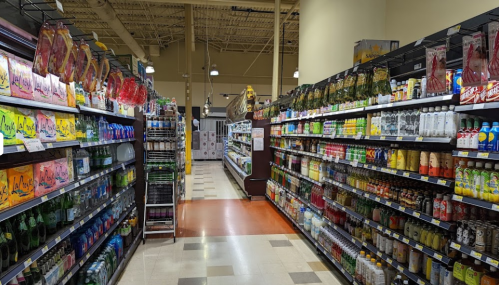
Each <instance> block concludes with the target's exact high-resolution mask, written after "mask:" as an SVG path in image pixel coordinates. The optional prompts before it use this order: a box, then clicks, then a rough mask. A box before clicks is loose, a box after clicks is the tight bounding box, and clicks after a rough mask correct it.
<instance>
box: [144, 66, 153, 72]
mask: <svg viewBox="0 0 499 285" xmlns="http://www.w3.org/2000/svg"><path fill="white" fill-rule="evenodd" d="M154 71H155V70H154V67H152V66H150V65H149V66H148V67H146V73H154Z"/></svg>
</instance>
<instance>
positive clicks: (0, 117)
mask: <svg viewBox="0 0 499 285" xmlns="http://www.w3.org/2000/svg"><path fill="white" fill-rule="evenodd" d="M14 109H15V108H14V107H10V106H3V105H0V133H2V134H3V145H13V144H16V143H17V139H16V131H17V127H16V116H15V112H14Z"/></svg>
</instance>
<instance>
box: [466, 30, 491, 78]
mask: <svg viewBox="0 0 499 285" xmlns="http://www.w3.org/2000/svg"><path fill="white" fill-rule="evenodd" d="M462 80H463V86H478V85H484V84H487V50H486V47H485V35H484V34H483V33H481V32H477V33H473V34H472V35H471V36H464V37H463V73H462Z"/></svg>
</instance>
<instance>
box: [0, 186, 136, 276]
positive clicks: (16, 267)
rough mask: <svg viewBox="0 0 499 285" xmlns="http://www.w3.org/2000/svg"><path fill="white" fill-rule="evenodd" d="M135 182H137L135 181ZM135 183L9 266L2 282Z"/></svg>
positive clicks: (14, 274)
mask: <svg viewBox="0 0 499 285" xmlns="http://www.w3.org/2000/svg"><path fill="white" fill-rule="evenodd" d="M134 184H135V183H134ZM132 185H133V184H131V185H129V186H127V187H125V188H123V190H121V191H119V192H118V193H116V194H115V195H114V196H113V197H112V198H111V199H108V200H107V201H105V202H104V203H102V204H101V205H100V206H99V207H97V208H96V209H95V210H93V211H92V212H90V213H89V214H88V216H86V217H83V218H80V219H78V220H75V222H74V224H73V225H72V226H70V227H66V228H65V229H63V230H61V231H59V232H58V233H57V234H55V235H53V236H52V237H51V238H50V239H48V240H47V242H46V243H45V245H44V246H43V247H40V248H38V249H37V250H35V251H34V252H33V253H31V254H29V255H28V256H26V258H25V260H24V261H18V262H17V263H16V265H14V266H11V267H9V269H8V270H7V271H6V272H5V273H3V274H2V277H1V278H0V281H1V283H2V284H7V283H8V282H9V281H10V280H12V278H14V277H15V276H16V275H17V274H19V273H20V272H22V271H23V270H24V269H26V268H28V267H29V266H30V265H31V263H33V262H34V261H36V260H38V259H39V258H40V257H42V256H43V255H44V254H45V253H47V251H49V250H50V249H52V248H53V247H55V246H56V245H57V244H59V243H60V242H61V241H62V240H64V239H65V238H66V237H68V236H69V235H70V234H71V233H72V232H74V231H75V230H76V229H78V228H79V227H81V226H83V225H84V224H85V223H86V222H88V221H89V220H90V219H91V218H92V217H93V216H95V215H97V214H99V212H100V211H102V210H104V209H105V208H106V207H107V206H108V205H110V204H111V203H112V202H114V199H115V198H118V197H119V196H120V195H121V194H123V193H125V191H127V190H128V189H129V188H130V187H131V186H132Z"/></svg>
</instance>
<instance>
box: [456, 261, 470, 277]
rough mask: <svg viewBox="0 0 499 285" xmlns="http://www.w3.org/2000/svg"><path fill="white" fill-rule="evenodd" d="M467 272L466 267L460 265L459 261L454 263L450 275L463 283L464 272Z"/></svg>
mask: <svg viewBox="0 0 499 285" xmlns="http://www.w3.org/2000/svg"><path fill="white" fill-rule="evenodd" d="M467 270H468V266H467V265H464V264H462V263H460V262H459V261H456V262H455V263H454V267H453V270H452V275H453V276H454V277H455V278H457V279H458V280H461V281H463V282H464V280H465V279H466V271H467Z"/></svg>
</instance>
